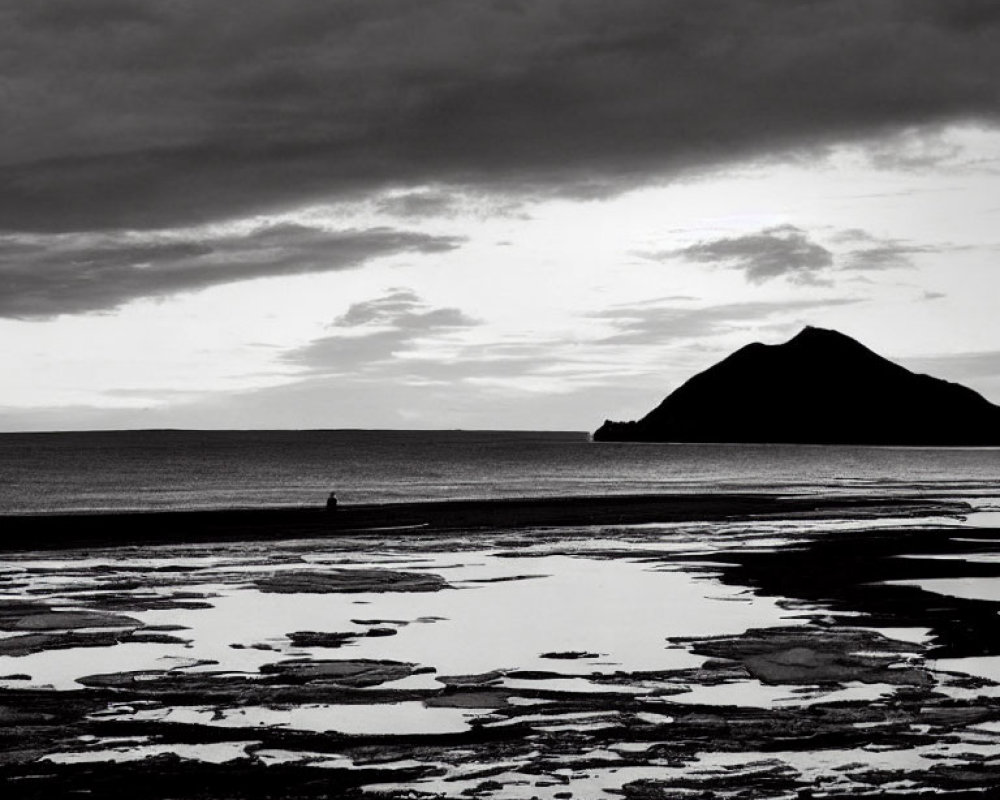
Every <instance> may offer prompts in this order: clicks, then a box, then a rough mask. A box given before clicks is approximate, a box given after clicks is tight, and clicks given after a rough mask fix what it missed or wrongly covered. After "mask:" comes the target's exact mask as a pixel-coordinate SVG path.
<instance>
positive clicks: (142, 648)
mask: <svg viewBox="0 0 1000 800" xmlns="http://www.w3.org/2000/svg"><path fill="white" fill-rule="evenodd" d="M729 511H730V512H732V511H733V509H731V508H730V509H729ZM786 511H787V513H785V514H776V513H770V514H766V515H747V514H740V513H729V514H727V515H723V514H721V513H719V514H716V515H707V516H709V517H711V519H712V521H711V522H708V521H691V520H688V521H680V520H677V521H672V522H671V521H667V522H656V523H647V524H638V525H634V524H618V523H609V524H603V525H600V524H598V525H589V524H588V525H582V524H581V525H580V526H578V527H574V526H571V525H561V526H559V527H548V526H547V527H544V528H540V527H530V526H527V525H525V526H511V527H503V526H498V527H489V526H483V525H477V526H476V528H475V530H474V531H472V530H463V529H462V528H461V527H460V526H451V525H447V526H444V525H442V526H441V527H440V528H439V529H435V530H428V531H425V532H423V533H422V534H421V535H420V536H413V535H412V534H411V533H408V532H401V531H381V532H379V531H372V530H368V531H367V532H366V533H365V534H364V535H357V534H356V533H340V534H338V533H336V532H329V533H327V535H325V536H324V537H323V538H319V539H299V540H295V541H284V542H276V541H257V542H214V543H196V544H163V545H157V546H149V545H146V546H125V547H117V548H111V549H105V550H96V549H91V550H87V551H84V550H62V551H57V552H38V553H32V552H20V553H17V554H15V555H12V556H9V557H8V558H7V559H6V560H5V562H4V565H3V566H2V567H0V778H2V779H3V782H4V796H5V797H38V798H43V797H44V798H49V797H69V796H74V797H76V796H81V795H82V796H88V797H123V796H124V797H127V796H134V797H149V798H168V797H169V798H184V797H204V798H313V797H350V796H353V795H355V794H356V795H358V796H361V795H365V796H379V795H382V796H389V797H421V796H427V797H449V798H452V797H453V798H461V797H496V798H531V797H539V798H567V797H579V798H593V797H604V796H606V797H614V796H618V797H626V798H666V797H671V798H673V797H686V796H691V797H703V796H715V797H750V798H753V797H797V796H809V795H812V796H815V797H821V796H855V795H866V794H871V795H879V796H883V797H884V796H895V795H899V796H904V795H916V796H921V795H923V794H933V795H935V796H939V795H945V796H955V797H965V796H969V797H972V796H978V797H981V796H982V794H981V792H982V791H983V790H984V789H991V790H992V789H997V788H1000V616H998V612H1000V598H997V597H996V596H995V590H994V589H993V588H992V587H994V586H995V581H996V579H997V578H998V577H1000V532H997V531H995V530H992V529H990V528H983V527H974V526H970V525H968V524H966V523H965V522H963V520H961V519H959V518H957V517H956V516H954V514H955V512H956V509H955V508H954V507H948V506H944V507H941V508H938V509H933V508H930V507H927V506H926V505H925V506H922V507H918V506H917V505H914V504H909V503H903V504H899V505H897V506H892V507H890V506H889V505H882V506H880V507H879V508H878V509H876V508H875V506H874V505H871V506H862V504H857V503H856V504H853V505H851V504H845V505H843V506H842V507H841V508H840V509H837V508H834V507H832V506H824V507H822V508H820V509H813V510H811V511H810V510H809V509H808V508H795V509H786ZM624 513H629V512H624ZM916 514H935V516H927V517H923V516H915V515H916ZM723 517H728V518H723ZM629 519H631V517H629ZM116 524H121V523H116ZM224 538H228V537H224ZM708 792H710V793H712V794H711V795H706V793H708Z"/></svg>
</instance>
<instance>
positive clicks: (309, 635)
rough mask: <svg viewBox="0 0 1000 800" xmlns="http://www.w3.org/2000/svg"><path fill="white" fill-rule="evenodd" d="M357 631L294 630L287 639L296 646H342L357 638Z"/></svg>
mask: <svg viewBox="0 0 1000 800" xmlns="http://www.w3.org/2000/svg"><path fill="white" fill-rule="evenodd" d="M358 636H359V634H357V633H323V632H320V631H295V632H293V633H289V634H288V639H289V641H291V643H292V644H293V645H295V646H296V647H343V646H344V645H345V644H347V643H348V642H353V641H354V640H355V639H357V638H358Z"/></svg>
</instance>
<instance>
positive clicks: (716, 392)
mask: <svg viewBox="0 0 1000 800" xmlns="http://www.w3.org/2000/svg"><path fill="white" fill-rule="evenodd" d="M594 439H595V440H597V441H661V442H787V443H802V444H806V443H809V444H883V445H887V444H895V445H915V446H916V445H967V446H977V445H1000V408H998V407H997V406H994V405H993V404H991V403H989V402H988V401H987V400H985V399H984V398H983V397H981V396H980V395H978V394H976V393H975V392H974V391H972V390H971V389H967V388H965V387H963V386H959V385H958V384H954V383H948V382H946V381H942V380H938V379H936V378H931V377H929V376H927V375H916V374H914V373H912V372H910V371H909V370H907V369H905V368H904V367H901V366H899V365H898V364H894V363H893V362H892V361H889V360H888V359H885V358H883V357H882V356H880V355H878V354H876V353H875V352H873V351H872V350H869V349H868V348H867V347H865V346H864V345H863V344H861V343H860V342H858V341H856V340H855V339H852V338H851V337H850V336H846V335H845V334H843V333H840V332H839V331H835V330H831V329H827V328H817V327H813V326H811V325H810V326H807V327H805V328H803V329H802V330H801V331H799V333H797V334H796V335H795V336H793V337H792V338H791V339H789V340H788V341H787V342H784V343H783V344H779V345H771V346H766V345H762V344H759V343H758V344H754V345H748V346H747V347H744V348H742V349H741V350H740V351H738V353H736V354H734V355H733V356H730V357H729V358H726V359H724V360H723V361H721V362H719V363H718V364H716V365H714V366H712V367H710V368H709V369H707V370H705V371H704V372H702V373H699V374H698V375H695V376H694V377H692V378H691V379H690V380H688V381H687V382H686V383H685V384H684V385H682V386H681V387H680V388H678V389H677V390H676V391H674V392H673V393H671V394H670V395H668V396H667V397H666V399H664V401H663V402H662V403H660V405H659V406H657V407H656V408H655V409H653V410H652V411H651V412H650V413H649V414H647V415H646V416H645V417H643V418H642V419H640V420H638V421H636V422H626V423H621V422H606V423H605V424H604V425H602V426H601V428H600V429H599V430H598V431H596V432H595V434H594Z"/></svg>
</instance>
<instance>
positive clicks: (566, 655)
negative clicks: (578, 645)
mask: <svg viewBox="0 0 1000 800" xmlns="http://www.w3.org/2000/svg"><path fill="white" fill-rule="evenodd" d="M599 656H600V653H591V652H589V651H587V650H564V651H561V652H558V653H542V654H541V656H539V658H559V659H576V658H598V657H599Z"/></svg>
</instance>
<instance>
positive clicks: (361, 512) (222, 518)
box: [0, 494, 971, 551]
mask: <svg viewBox="0 0 1000 800" xmlns="http://www.w3.org/2000/svg"><path fill="white" fill-rule="evenodd" d="M970 510H971V507H970V506H969V505H968V504H966V503H957V502H947V501H941V500H934V499H930V498H926V497H918V496H910V497H871V496H867V497H822V498H817V497H777V496H774V495H762V494H714V495H666V494H664V495H606V496H583V497H540V498H518V499H499V500H449V501H434V502H416V503H386V504H372V505H356V506H351V505H346V506H341V507H340V508H339V509H338V510H337V511H334V512H328V511H326V510H325V509H323V508H308V507H306V508H266V509H238V510H218V511H165V512H129V513H112V514H51V515H49V514H43V515H32V516H27V515H19V516H0V551H17V550H46V549H60V548H75V547H83V546H125V545H135V544H165V543H171V542H176V543H182V542H190V543H196V542H222V541H243V540H246V541H249V540H267V539H277V540H288V539H300V538H309V537H323V536H330V535H338V536H339V535H359V536H363V535H384V534H386V533H389V532H393V533H398V534H400V535H405V536H415V535H417V536H418V535H421V534H423V533H437V532H441V531H451V530H462V531H468V532H475V531H482V530H495V529H501V528H525V527H558V526H588V525H638V524H643V523H664V522H695V521H705V522H712V521H720V520H727V519H741V518H750V517H759V516H776V517H777V516H793V517H826V516H856V517H858V518H860V519H864V518H873V517H875V516H921V515H930V514H935V515H955V516H958V515H961V514H965V513H968V512H969V511H970Z"/></svg>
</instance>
